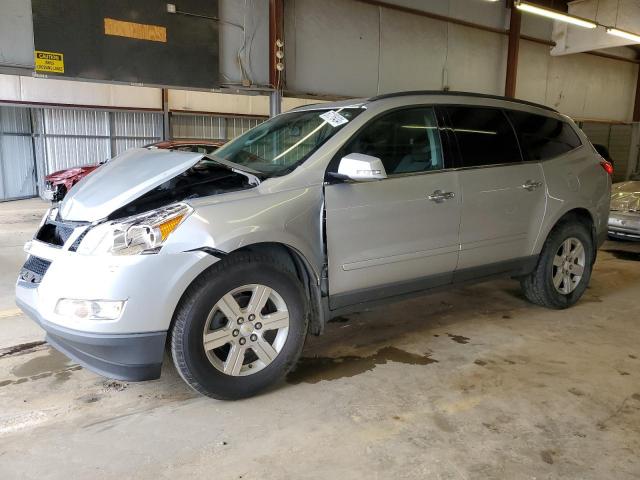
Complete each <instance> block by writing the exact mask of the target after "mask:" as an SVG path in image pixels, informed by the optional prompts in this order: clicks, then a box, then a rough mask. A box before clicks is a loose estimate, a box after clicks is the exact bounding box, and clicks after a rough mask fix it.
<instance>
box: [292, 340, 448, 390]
mask: <svg viewBox="0 0 640 480" xmlns="http://www.w3.org/2000/svg"><path fill="white" fill-rule="evenodd" d="M387 362H396V363H404V364H408V365H429V364H430V363H437V362H438V361H437V360H434V359H433V358H431V354H426V355H418V354H415V353H409V352H406V351H404V350H401V349H399V348H395V347H384V348H381V349H380V350H378V351H377V352H376V353H374V354H373V355H369V356H366V357H358V356H355V355H346V356H342V357H306V358H301V359H300V360H299V361H298V364H297V365H296V368H295V370H294V371H293V372H291V373H290V374H289V375H287V381H288V382H289V383H292V384H294V385H295V384H299V383H318V382H321V381H322V380H337V379H339V378H345V377H353V376H355V375H358V374H360V373H364V372H367V371H370V370H373V369H374V368H375V366H376V365H383V364H386V363H387Z"/></svg>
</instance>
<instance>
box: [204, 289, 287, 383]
mask: <svg viewBox="0 0 640 480" xmlns="http://www.w3.org/2000/svg"><path fill="white" fill-rule="evenodd" d="M288 333H289V311H288V309H287V305H286V303H285V301H284V300H283V299H282V297H281V296H280V295H279V294H278V292H276V291H275V290H274V289H272V288H270V287H267V286H266V285H259V284H251V285H243V286H241V287H238V288H235V289H233V290H231V291H230V292H228V293H227V294H225V295H224V296H223V297H222V298H221V299H220V300H218V302H217V303H216V304H215V305H214V307H213V309H212V310H211V312H210V313H209V315H208V317H207V321H206V322H205V326H204V332H203V335H202V341H203V345H204V349H205V352H206V355H207V358H208V359H209V361H210V362H211V364H212V365H213V366H214V367H215V368H216V369H217V370H219V371H220V372H222V373H224V374H226V375H230V376H244V375H251V374H253V373H256V372H259V371H260V370H262V369H264V368H265V367H267V366H268V365H269V364H271V363H272V362H273V361H274V360H275V359H276V357H277V356H278V355H279V353H280V351H281V350H282V348H283V346H284V344H285V342H286V340H287V336H288Z"/></svg>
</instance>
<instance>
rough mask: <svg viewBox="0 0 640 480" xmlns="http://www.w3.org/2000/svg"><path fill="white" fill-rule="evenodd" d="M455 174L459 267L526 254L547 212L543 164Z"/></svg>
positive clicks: (480, 169)
mask: <svg viewBox="0 0 640 480" xmlns="http://www.w3.org/2000/svg"><path fill="white" fill-rule="evenodd" d="M459 175H460V187H461V190H462V197H463V200H462V203H463V205H462V219H461V222H460V243H461V247H460V248H461V250H460V260H459V261H458V269H461V270H462V269H466V268H473V267H477V266H481V265H487V264H491V263H496V262H502V261H505V260H511V259H515V258H521V257H526V256H528V255H530V254H531V247H532V243H533V242H534V241H535V239H536V238H537V235H538V232H539V231H540V225H541V223H542V219H543V217H544V212H545V203H546V195H545V186H544V175H543V172H542V167H541V165H540V164H538V163H515V164H511V165H497V166H489V167H481V168H472V169H464V170H461V171H460V172H459ZM527 185H531V187H527Z"/></svg>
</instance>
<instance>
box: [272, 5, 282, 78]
mask: <svg viewBox="0 0 640 480" xmlns="http://www.w3.org/2000/svg"><path fill="white" fill-rule="evenodd" d="M278 40H280V41H284V0H269V83H270V84H271V86H272V87H273V88H282V87H283V85H282V83H283V82H282V81H280V82H279V81H278V77H279V76H280V75H282V72H279V71H278V69H277V68H276V63H277V59H276V50H277V48H276V42H277V41H278Z"/></svg>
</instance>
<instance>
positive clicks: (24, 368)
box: [11, 348, 71, 378]
mask: <svg viewBox="0 0 640 480" xmlns="http://www.w3.org/2000/svg"><path fill="white" fill-rule="evenodd" d="M70 365H71V360H69V359H68V358H67V357H66V356H65V355H63V354H62V353H60V352H58V351H57V350H54V349H53V348H50V349H49V351H48V352H47V353H46V355H41V356H38V357H36V358H32V359H31V360H28V361H26V362H24V363H23V364H22V365H18V366H16V367H14V368H13V369H12V370H11V373H12V374H14V375H15V376H16V377H18V378H23V377H33V376H35V375H40V374H43V373H49V372H51V373H54V372H58V371H63V370H66V369H67V367H69V366H70Z"/></svg>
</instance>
